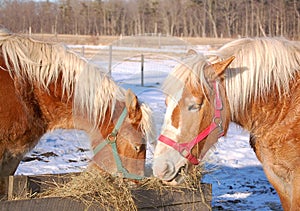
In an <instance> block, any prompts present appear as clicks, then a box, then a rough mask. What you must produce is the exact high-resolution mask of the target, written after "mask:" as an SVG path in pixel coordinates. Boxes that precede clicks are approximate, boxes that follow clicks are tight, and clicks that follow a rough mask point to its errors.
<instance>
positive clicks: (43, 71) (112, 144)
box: [0, 29, 152, 178]
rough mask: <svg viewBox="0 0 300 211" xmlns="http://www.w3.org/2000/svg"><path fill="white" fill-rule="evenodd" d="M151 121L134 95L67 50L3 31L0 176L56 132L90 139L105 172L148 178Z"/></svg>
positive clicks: (0, 37)
mask: <svg viewBox="0 0 300 211" xmlns="http://www.w3.org/2000/svg"><path fill="white" fill-rule="evenodd" d="M150 115H151V111H150V109H149V107H148V106H146V105H145V104H144V103H139V102H138V99H137V97H136V96H135V95H134V94H133V93H132V92H131V91H130V90H128V91H127V92H126V91H125V90H124V89H122V88H121V87H119V86H117V84H116V83H115V82H114V81H113V80H112V79H111V78H110V77H109V76H107V75H106V74H105V73H104V72H103V70H101V69H100V68H98V67H95V66H93V65H91V64H89V63H88V62H87V61H86V60H85V59H83V58H81V57H79V56H78V55H76V54H75V53H73V52H71V51H69V50H68V49H67V48H65V47H64V46H63V45H60V44H53V43H44V42H39V41H35V40H32V39H30V38H27V37H25V36H21V35H17V34H11V33H9V32H8V31H7V30H5V29H1V30H0V176H8V175H12V174H14V172H15V170H16V168H17V167H18V164H19V162H20V161H21V159H22V158H23V156H24V154H25V153H26V152H28V151H29V150H30V149H32V148H33V147H34V146H35V145H36V144H37V142H38V141H39V139H40V137H41V136H42V135H43V134H45V133H46V132H48V131H51V130H53V129H55V128H66V129H70V128H76V129H80V130H84V131H86V132H87V133H88V134H89V137H90V141H91V148H92V149H93V150H94V152H95V155H94V157H93V161H94V163H96V164H97V165H98V166H99V167H100V168H101V169H102V170H105V171H106V172H108V173H112V174H114V173H121V174H123V175H122V176H124V177H129V178H131V177H133V176H132V175H131V174H134V175H141V176H142V175H143V174H144V162H145V153H146V146H145V145H146V142H145V139H144V138H147V137H151V136H152V122H151V116H150ZM32 173H34V172H32Z"/></svg>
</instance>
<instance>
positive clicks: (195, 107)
mask: <svg viewBox="0 0 300 211" xmlns="http://www.w3.org/2000/svg"><path fill="white" fill-rule="evenodd" d="M201 106H202V104H193V105H190V106H189V107H188V110H189V111H199V110H200V109H201Z"/></svg>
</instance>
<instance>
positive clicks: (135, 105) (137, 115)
mask: <svg viewBox="0 0 300 211" xmlns="http://www.w3.org/2000/svg"><path fill="white" fill-rule="evenodd" d="M125 98H126V99H125V105H126V108H127V111H128V116H129V119H130V120H131V121H132V122H133V123H134V122H138V121H139V120H140V119H141V117H142V112H141V109H140V107H139V102H138V99H137V96H136V95H135V94H134V93H133V92H132V91H131V90H130V89H128V90H127V91H126V95H125Z"/></svg>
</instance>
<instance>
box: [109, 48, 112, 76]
mask: <svg viewBox="0 0 300 211" xmlns="http://www.w3.org/2000/svg"><path fill="white" fill-rule="evenodd" d="M111 62H112V45H109V58H108V73H109V75H110V76H111Z"/></svg>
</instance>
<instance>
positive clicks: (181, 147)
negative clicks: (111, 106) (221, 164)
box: [158, 81, 224, 165]
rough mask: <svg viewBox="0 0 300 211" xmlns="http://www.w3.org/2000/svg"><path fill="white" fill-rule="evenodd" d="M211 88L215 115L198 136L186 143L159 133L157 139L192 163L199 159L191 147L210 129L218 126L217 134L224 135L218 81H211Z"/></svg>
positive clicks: (208, 132) (202, 138) (196, 162)
mask: <svg viewBox="0 0 300 211" xmlns="http://www.w3.org/2000/svg"><path fill="white" fill-rule="evenodd" d="M213 88H214V91H215V95H216V96H215V103H214V104H215V105H214V106H215V116H214V118H213V120H212V123H211V124H210V125H209V126H208V127H207V128H205V129H204V130H203V131H202V132H201V133H200V134H199V135H198V136H196V137H195V138H194V139H193V140H192V141H190V142H187V143H178V142H175V141H173V140H172V139H170V138H168V137H166V136H164V135H160V136H159V138H158V140H159V141H161V142H163V143H165V144H167V145H168V146H170V147H173V148H174V149H175V150H176V151H178V152H179V153H180V154H181V155H182V156H183V157H185V158H186V159H188V160H189V161H190V162H191V163H192V164H194V165H198V164H199V160H198V159H197V158H196V157H195V156H194V155H192V149H193V147H194V146H195V145H196V144H198V143H199V142H201V141H203V140H204V139H205V138H206V137H207V136H208V135H209V134H210V133H211V132H212V131H214V130H215V129H216V128H219V136H218V138H220V137H221V136H223V135H224V130H223V127H222V119H221V110H222V109H223V103H222V99H221V96H220V91H219V82H218V81H215V82H214V83H213Z"/></svg>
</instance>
